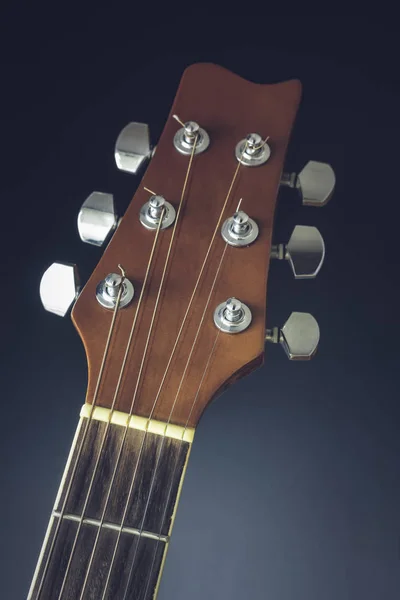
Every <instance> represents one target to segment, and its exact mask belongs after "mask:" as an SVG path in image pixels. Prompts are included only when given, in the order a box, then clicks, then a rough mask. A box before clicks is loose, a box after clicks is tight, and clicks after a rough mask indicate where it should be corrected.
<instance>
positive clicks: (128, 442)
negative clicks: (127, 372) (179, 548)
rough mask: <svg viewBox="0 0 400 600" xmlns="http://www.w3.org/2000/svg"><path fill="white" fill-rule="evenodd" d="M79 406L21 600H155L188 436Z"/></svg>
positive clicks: (171, 428)
mask: <svg viewBox="0 0 400 600" xmlns="http://www.w3.org/2000/svg"><path fill="white" fill-rule="evenodd" d="M89 414H90V408H89V407H88V406H85V407H84V408H83V412H82V415H83V416H82V417H81V420H80V422H79V425H78V428H77V432H76V435H75V439H74V442H73V445H72V448H71V452H70V456H69V459H68V462H67V465H66V468H65V472H64V476H63V478H62V481H61V485H60V489H59V492H58V495H57V498H56V502H55V505H54V509H53V512H52V515H51V518H50V522H49V525H48V529H47V533H46V537H45V540H44V543H43V547H42V551H41V554H40V557H39V561H38V565H37V567H36V571H35V575H34V579H33V582H32V585H31V589H30V592H29V596H28V600H89V599H90V600H150V599H151V598H155V596H156V594H157V589H158V585H159V580H160V577H161V572H162V567H163V564H164V561H165V555H166V551H167V548H168V542H169V538H170V535H171V529H172V525H173V520H174V516H175V511H176V507H177V502H178V498H179V493H180V489H181V485H182V482H183V477H184V472H185V468H186V464H187V460H188V457H189V452H190V447H191V441H192V439H193V430H188V429H185V428H183V427H177V426H174V425H168V426H167V425H166V424H164V423H159V422H157V421H150V422H149V421H147V420H146V419H143V418H140V417H136V416H132V417H131V418H130V419H127V415H124V414H123V413H116V412H114V413H113V414H112V415H111V417H112V418H111V422H108V421H109V418H110V417H109V415H110V413H109V411H107V410H106V409H100V408H96V409H95V410H94V411H93V413H92V415H91V418H90V419H89V418H88V416H89Z"/></svg>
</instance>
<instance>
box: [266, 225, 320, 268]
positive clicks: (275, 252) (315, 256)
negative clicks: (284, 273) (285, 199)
mask: <svg viewBox="0 0 400 600" xmlns="http://www.w3.org/2000/svg"><path fill="white" fill-rule="evenodd" d="M271 258H276V259H279V260H287V261H288V262H289V263H290V266H291V267H292V271H293V275H294V276H295V279H312V278H314V277H316V276H317V274H318V273H319V271H320V269H321V267H322V265H323V262H324V258H325V244H324V240H323V237H322V235H321V234H320V232H319V231H318V229H317V228H316V227H308V226H306V225H296V227H295V228H294V229H293V233H292V235H291V236H290V240H289V242H288V243H287V244H278V245H274V246H272V247H271Z"/></svg>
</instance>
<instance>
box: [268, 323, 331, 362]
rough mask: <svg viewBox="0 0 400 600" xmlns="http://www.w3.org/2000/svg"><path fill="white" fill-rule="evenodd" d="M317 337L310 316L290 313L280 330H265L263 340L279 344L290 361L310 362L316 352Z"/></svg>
mask: <svg viewBox="0 0 400 600" xmlns="http://www.w3.org/2000/svg"><path fill="white" fill-rule="evenodd" d="M319 337H320V333H319V326H318V323H317V321H316V320H315V319H314V317H313V316H312V315H310V314H309V313H301V312H292V314H291V315H290V317H289V318H288V320H287V321H286V323H285V324H284V326H283V327H282V328H281V329H279V328H278V327H274V328H273V329H267V333H266V337H265V339H266V341H268V342H273V343H275V344H276V343H280V344H281V345H282V346H283V349H284V350H285V352H286V354H287V356H288V358H289V359H290V360H310V359H311V358H312V357H313V356H314V354H315V352H316V351H317V348H318V343H319Z"/></svg>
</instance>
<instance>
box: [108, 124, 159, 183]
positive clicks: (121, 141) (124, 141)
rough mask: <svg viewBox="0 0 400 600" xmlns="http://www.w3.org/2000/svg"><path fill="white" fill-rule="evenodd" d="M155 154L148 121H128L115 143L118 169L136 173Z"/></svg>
mask: <svg viewBox="0 0 400 600" xmlns="http://www.w3.org/2000/svg"><path fill="white" fill-rule="evenodd" d="M153 154H154V149H152V147H151V145H150V131H149V126H148V125H147V124H146V123H128V125H126V127H124V128H123V130H122V131H121V133H120V134H119V136H118V139H117V142H116V144H115V162H116V163H117V167H118V169H121V171H126V172H127V173H134V174H136V173H138V171H139V169H140V168H141V167H142V166H143V165H144V164H145V162H146V161H147V160H150V158H151V157H152V156H153Z"/></svg>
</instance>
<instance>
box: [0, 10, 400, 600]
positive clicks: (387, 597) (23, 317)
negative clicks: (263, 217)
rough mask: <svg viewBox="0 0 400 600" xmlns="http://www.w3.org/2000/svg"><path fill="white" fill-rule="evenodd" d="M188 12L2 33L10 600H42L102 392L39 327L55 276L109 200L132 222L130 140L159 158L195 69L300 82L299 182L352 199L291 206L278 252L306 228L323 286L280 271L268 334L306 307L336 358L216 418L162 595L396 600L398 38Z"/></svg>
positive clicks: (55, 335)
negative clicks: (92, 400)
mask: <svg viewBox="0 0 400 600" xmlns="http://www.w3.org/2000/svg"><path fill="white" fill-rule="evenodd" d="M133 8H134V7H131V9H133ZM245 8H246V7H243V8H242V9H241V10H242V12H241V13H240V14H245V12H246V11H245ZM192 9H193V11H194V12H193V14H191V13H190V11H189V7H188V6H187V10H186V12H185V11H184V12H183V14H182V15H181V17H180V18H179V17H177V16H175V15H172V14H169V13H168V12H166V13H165V15H164V14H163V15H161V14H160V13H159V12H158V9H156V8H154V9H153V15H152V16H151V18H150V17H147V16H146V17H145V16H142V15H137V14H132V17H131V16H130V15H129V14H128V13H124V12H121V14H120V17H121V18H120V19H118V20H117V19H115V20H114V18H111V15H110V14H109V13H108V12H106V11H102V10H101V9H99V8H97V9H96V10H95V11H91V12H89V11H87V13H85V12H84V11H83V10H82V12H81V13H80V14H79V15H74V16H72V15H70V14H68V13H67V12H66V11H63V12H60V11H59V8H57V11H58V12H55V10H56V9H53V12H51V11H43V13H42V14H39V13H38V7H37V6H33V5H32V7H31V8H30V9H28V8H27V7H24V6H22V5H18V6H14V8H13V9H12V10H8V11H6V12H5V13H4V15H2V19H1V23H2V28H3V31H2V34H1V83H2V85H1V88H2V90H1V95H0V103H1V112H0V118H1V124H0V127H1V129H0V136H1V150H2V162H1V165H2V169H1V171H2V172H1V177H0V188H1V192H0V193H1V207H2V208H1V211H2V219H1V225H2V235H1V241H2V242H3V243H4V250H3V253H2V256H3V257H4V265H5V270H4V274H3V276H2V282H3V285H2V294H1V297H2V334H3V335H2V351H3V358H2V362H1V365H2V370H3V371H4V378H3V382H4V383H3V394H2V411H1V412H2V426H1V432H2V435H1V462H2V466H1V502H2V507H1V512H0V514H1V520H2V524H1V536H0V539H1V561H0V570H1V573H0V581H1V590H2V591H1V597H2V598H4V599H5V600H20V599H23V598H25V597H26V594H27V591H28V587H29V584H30V580H31V577H32V574H33V570H34V567H35V564H36V560H37V557H38V553H39V549H40V546H41V543H42V539H43V535H44V532H45V528H46V525H47V521H48V517H49V514H50V511H51V508H52V504H53V501H54V497H55V494H56V491H57V488H58V484H59V478H60V475H61V472H62V469H63V467H64V463H65V460H66V457H67V453H68V451H69V448H70V443H71V440H72V435H73V432H74V430H75V426H76V422H77V415H78V411H79V408H80V406H81V404H82V403H83V401H84V396H85V386H86V362H85V356H84V351H83V348H82V346H81V342H80V340H79V338H78V336H77V334H76V333H75V331H74V328H73V326H72V324H71V323H70V321H69V319H65V320H62V319H59V318H57V317H56V316H54V315H51V314H49V313H46V312H45V311H44V310H43V309H42V307H41V304H40V301H39V295H38V286H39V281H40V277H41V274H42V273H43V271H44V270H45V268H46V267H47V266H48V265H49V264H50V263H51V262H53V261H54V260H61V261H71V262H77V263H78V264H79V266H80V273H81V276H82V279H83V281H85V279H86V278H87V276H88V275H89V274H90V272H91V271H92V269H93V268H94V266H95V264H96V261H97V260H98V258H99V256H100V251H99V250H98V249H95V248H93V247H89V246H84V245H83V244H82V243H81V242H80V240H79V238H78V235H77V231H76V215H77V212H78V209H79V207H80V204H81V203H82V201H83V200H84V199H85V198H86V196H87V195H88V194H89V193H90V192H91V191H93V190H94V189H96V190H101V191H110V192H113V193H114V194H115V198H116V202H117V205H118V207H119V210H120V214H121V213H123V211H124V208H125V207H126V206H127V204H128V202H129V200H130V198H131V197H132V195H133V192H134V191H135V189H136V186H137V185H138V183H139V179H137V178H135V177H133V176H129V175H127V174H123V173H121V172H118V170H117V169H116V167H115V164H114V159H113V147H114V142H115V139H116V136H117V134H118V132H119V130H120V129H121V128H122V127H123V126H124V125H125V124H126V123H127V122H128V121H131V120H137V121H145V122H148V123H149V124H150V126H151V130H152V133H153V139H154V140H155V141H157V137H158V135H159V134H160V132H161V129H162V127H163V124H164V121H165V118H166V116H167V114H168V111H169V108H170V105H171V102H172V100H173V97H174V95H175V91H176V88H177V85H178V82H179V79H180V77H181V74H182V71H183V69H184V68H185V67H186V66H187V65H188V64H191V63H192V62H196V61H212V62H216V63H219V64H221V65H223V66H225V67H227V68H229V69H231V70H233V71H235V72H236V73H238V74H239V75H241V76H243V77H245V78H247V79H250V80H254V81H257V82H260V83H269V82H275V81H281V80H284V79H287V78H290V77H299V78H300V79H301V80H302V83H303V86H304V94H303V101H302V105H301V109H300V112H299V115H298V119H297V123H296V128H295V130H294V134H293V138H292V141H291V146H290V149H289V153H288V157H287V165H286V166H287V167H288V168H289V169H290V170H292V169H293V170H296V169H300V168H301V167H302V166H303V165H304V164H305V163H306V162H307V160H309V159H315V160H322V161H325V162H329V163H331V164H332V166H333V167H334V169H335V171H336V175H337V188H336V193H335V195H334V198H333V199H332V201H331V203H330V204H329V205H328V206H326V207H325V208H323V209H313V208H304V207H302V206H301V203H300V202H299V199H298V198H297V197H296V195H294V194H293V193H291V192H290V191H285V192H282V193H281V195H280V204H279V208H278V211H277V221H276V227H275V236H274V237H275V241H276V242H279V241H284V240H285V239H287V238H288V236H289V235H290V233H291V230H292V228H293V226H294V225H295V224H297V223H300V224H310V225H316V226H317V227H318V228H319V229H320V231H321V233H322V234H323V236H324V238H325V242H326V248H327V256H326V261H325V265H324V267H323V269H322V271H321V273H320V274H319V276H318V278H317V279H316V280H315V281H305V282H301V281H294V280H293V279H292V277H291V271H290V269H289V267H288V266H287V265H285V264H282V263H278V264H273V265H272V266H271V270H270V278H269V306H268V324H269V325H270V326H272V325H274V324H280V323H283V322H284V320H285V319H286V318H287V316H288V315H289V314H290V312H291V311H292V310H303V311H309V312H311V313H312V314H313V315H314V316H315V317H316V318H317V320H318V321H319V324H320V327H321V343H320V348H319V351H318V353H317V355H316V357H315V359H314V360H313V361H312V362H310V363H299V364H297V363H290V362H288V361H287V359H286V357H285V355H284V353H283V352H282V351H281V349H280V348H277V347H272V346H271V347H268V348H267V354H266V364H265V365H264V367H263V368H262V369H260V370H258V371H257V372H256V373H254V374H253V375H251V376H250V377H249V378H247V379H245V380H242V381H241V382H240V383H238V384H237V385H235V386H234V387H232V388H231V389H230V390H229V391H228V392H227V393H225V394H224V395H223V396H221V397H220V398H219V399H218V400H217V401H216V402H215V403H213V405H212V406H211V407H210V408H209V409H208V410H207V412H206V414H205V415H204V418H203V419H202V421H201V424H200V425H199V428H198V432H197V439H196V442H195V444H194V448H193V453H192V456H191V461H190V468H189V469H188V473H187V476H186V480H185V485H184V491H183V494H182V498H181V503H180V507H179V511H178V517H177V520H176V523H175V527H174V532H173V536H172V543H171V546H170V549H169V553H168V558H167V563H166V568H165V571H164V576H163V579H162V585H161V589H160V594H159V598H160V600H164V599H165V600H167V599H170V598H174V600H178V599H180V598H182V599H183V598H188V597H190V598H191V600H197V599H199V600H200V599H202V600H204V599H206V598H207V599H208V598H219V599H221V600H222V599H225V598H226V599H228V598H229V600H235V599H238V600H239V599H240V600H242V599H243V598H266V599H267V598H268V599H269V600H292V599H294V598H295V599H296V600H302V599H304V600H314V599H315V600H330V599H332V600H338V599H340V600H345V599H351V600H355V599H363V600H370V599H371V600H377V599H379V600H394V599H395V598H398V597H399V595H400V560H399V559H400V518H399V506H400V483H399V457H400V441H399V433H398V432H399V425H400V422H399V421H400V409H399V398H398V385H397V382H398V375H399V373H398V372H399V358H400V351H399V333H400V327H399V325H400V323H399V308H398V307H399V300H400V294H399V281H398V280H399V267H398V262H399V259H398V231H399V227H398V223H397V215H398V214H399V209H398V205H399V202H400V198H399V189H398V188H399V184H398V180H399V115H398V107H399V97H400V75H399V69H398V62H397V61H398V51H399V43H398V41H397V38H398V33H397V31H396V23H395V22H394V21H395V20H394V19H393V20H390V19H389V18H388V19H387V20H386V21H385V22H384V21H380V20H379V19H378V18H372V17H371V18H369V19H368V18H361V17H354V16H353V17H351V16H346V17H344V16H332V15H330V16H328V15H325V16H324V17H322V16H320V17H316V16H314V17H310V16H306V15H302V16H299V15H294V14H291V13H289V11H286V12H285V13H283V14H282V15H275V16H271V15H270V16H268V18H266V17H264V18H262V19H261V18H260V16H258V15H254V16H250V18H249V17H247V18H245V17H243V20H242V22H241V23H239V21H238V20H237V19H235V18H233V19H232V20H231V19H230V17H226V16H224V17H223V18H222V17H221V18H218V17H217V16H216V15H215V14H213V15H210V19H209V21H207V20H204V21H202V20H200V17H198V15H197V11H196V10H195V5H193V7H192ZM188 11H189V12H188ZM289 14H291V16H290V17H289V16H288V15H289ZM185 18H186V21H187V22H186V25H185V24H184V19H185Z"/></svg>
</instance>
